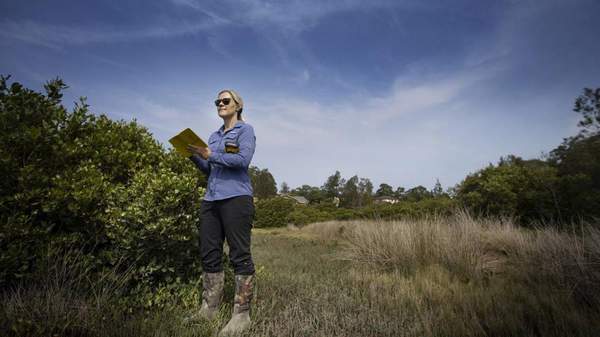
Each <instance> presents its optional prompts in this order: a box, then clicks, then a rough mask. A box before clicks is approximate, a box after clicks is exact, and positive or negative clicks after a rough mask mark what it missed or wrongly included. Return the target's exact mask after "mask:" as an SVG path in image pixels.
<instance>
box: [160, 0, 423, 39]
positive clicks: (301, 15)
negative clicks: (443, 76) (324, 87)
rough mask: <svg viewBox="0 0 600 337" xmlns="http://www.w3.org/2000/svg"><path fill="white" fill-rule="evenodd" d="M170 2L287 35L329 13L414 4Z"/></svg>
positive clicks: (386, 0)
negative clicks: (276, 30)
mask: <svg viewBox="0 0 600 337" xmlns="http://www.w3.org/2000/svg"><path fill="white" fill-rule="evenodd" d="M172 2H173V3H174V4H176V5H180V6H187V7H189V8H193V9H195V10H198V11H201V12H202V13H205V14H207V15H210V16H214V17H215V18H218V19H219V20H220V21H221V22H229V23H232V24H233V23H235V24H238V25H244V26H250V27H254V28H257V29H262V28H265V29H272V28H276V29H279V30H280V31H281V32H283V33H287V34H289V33H292V34H293V33H298V32H302V31H305V30H307V29H310V28H311V27H313V26H314V25H316V24H317V23H318V22H319V20H320V19H322V18H323V17H326V16H327V15H331V14H333V13H339V12H344V11H351V10H366V9H374V8H384V7H393V6H398V5H401V4H408V3H415V2H414V1H409V0H404V1H391V0H372V1H361V0H342V1H320V0H280V1H267V0H244V1H235V0H223V1H219V2H216V3H215V2H212V1H201V0H172Z"/></svg>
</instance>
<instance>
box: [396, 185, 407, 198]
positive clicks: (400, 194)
mask: <svg viewBox="0 0 600 337" xmlns="http://www.w3.org/2000/svg"><path fill="white" fill-rule="evenodd" d="M405 193H406V189H405V188H404V187H402V186H398V188H396V191H394V194H393V196H394V197H396V198H397V199H404V197H405V196H406V195H405Z"/></svg>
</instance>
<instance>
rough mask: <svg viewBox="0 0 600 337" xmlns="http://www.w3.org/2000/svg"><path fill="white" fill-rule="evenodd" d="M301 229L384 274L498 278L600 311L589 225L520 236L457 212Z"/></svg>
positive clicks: (593, 231)
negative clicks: (341, 245)
mask: <svg viewBox="0 0 600 337" xmlns="http://www.w3.org/2000/svg"><path fill="white" fill-rule="evenodd" d="M341 228H344V230H343V231H342V230H340V229H341ZM305 229H306V230H310V231H311V232H313V233H316V234H318V235H320V236H321V237H322V238H323V239H331V238H336V237H337V238H342V239H344V241H345V243H346V248H345V249H344V250H343V251H342V252H341V254H340V257H341V258H343V259H347V260H350V261H355V262H358V263H362V264H365V265H370V266H378V267H380V268H382V269H384V270H399V271H401V272H403V273H404V274H407V275H408V274H414V273H415V272H417V271H418V270H422V269H423V268H427V267H429V266H435V265H439V266H441V267H443V268H444V269H446V270H447V271H448V272H449V273H450V274H451V275H452V276H453V277H457V278H459V279H461V280H463V281H486V280H489V279H490V278H492V277H494V275H502V277H503V278H508V279H511V280H518V281H519V282H522V283H523V282H524V284H530V285H533V286H535V287H549V289H554V290H557V291H564V292H569V293H570V294H572V295H573V296H574V297H575V298H576V299H577V300H578V302H580V303H583V304H587V305H590V306H598V305H600V230H598V229H597V228H596V227H594V226H591V225H585V226H582V227H581V228H579V229H578V231H577V232H576V233H566V232H560V231H558V230H556V229H553V228H537V229H533V230H525V229H522V228H519V227H518V226H517V225H515V224H514V222H513V221H511V219H509V218H503V219H487V220H485V219H484V220H478V219H475V218H473V217H471V216H470V215H469V214H468V213H466V212H458V213H457V214H456V215H455V216H453V217H450V218H441V217H431V218H428V219H422V220H401V221H390V222H385V221H352V222H327V223H318V224H313V225H309V226H307V227H305ZM303 230H304V229H303ZM340 232H341V233H340ZM336 233H337V234H338V235H337V236H336ZM340 234H341V235H340Z"/></svg>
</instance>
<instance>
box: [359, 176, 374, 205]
mask: <svg viewBox="0 0 600 337" xmlns="http://www.w3.org/2000/svg"><path fill="white" fill-rule="evenodd" d="M358 195H359V198H358V205H357V206H358V207H362V206H366V205H370V204H371V202H372V201H373V183H372V182H371V180H370V179H369V178H360V179H359V182H358Z"/></svg>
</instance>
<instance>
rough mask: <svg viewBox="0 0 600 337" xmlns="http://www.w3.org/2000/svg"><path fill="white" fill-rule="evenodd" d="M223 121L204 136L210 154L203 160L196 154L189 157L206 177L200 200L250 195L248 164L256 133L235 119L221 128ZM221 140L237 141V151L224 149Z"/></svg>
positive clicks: (248, 125)
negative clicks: (228, 125)
mask: <svg viewBox="0 0 600 337" xmlns="http://www.w3.org/2000/svg"><path fill="white" fill-rule="evenodd" d="M224 127H225V125H222V126H221V128H219V130H217V131H215V132H213V134H212V135H210V138H208V147H209V148H210V151H211V154H210V156H209V157H208V159H207V160H205V159H203V158H202V157H200V156H199V155H197V154H194V155H192V156H191V157H189V158H190V159H191V160H192V161H193V162H194V164H196V166H197V167H198V168H199V169H200V170H201V171H202V172H204V173H205V174H206V176H207V177H208V183H207V189H206V193H205V194H204V200H207V201H214V200H222V199H227V198H231V197H235V196H238V195H249V196H252V195H253V190H252V184H251V183H250V177H249V176H248V166H250V161H251V160H252V156H253V155H254V148H255V147H256V136H255V135H254V128H252V126H251V125H250V124H248V123H245V122H243V121H237V122H236V123H235V126H234V127H233V128H231V129H229V130H227V131H225V132H223V129H224ZM225 143H228V144H231V143H233V145H237V146H238V149H239V151H238V152H237V153H227V152H225Z"/></svg>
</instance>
